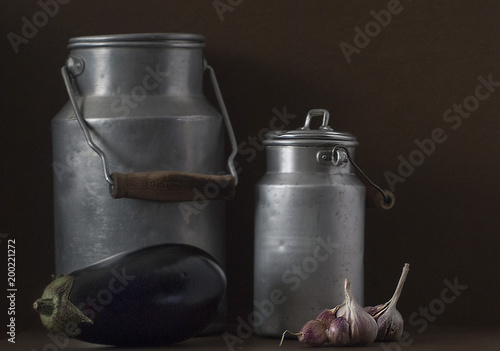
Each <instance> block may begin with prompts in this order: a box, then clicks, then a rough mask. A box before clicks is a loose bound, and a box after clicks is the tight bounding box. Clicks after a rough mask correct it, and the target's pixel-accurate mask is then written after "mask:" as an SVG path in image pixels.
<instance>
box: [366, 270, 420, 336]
mask: <svg viewBox="0 0 500 351" xmlns="http://www.w3.org/2000/svg"><path fill="white" fill-rule="evenodd" d="M409 271H410V265H409V264H408V263H406V264H405V265H404V267H403V272H402V273H401V277H400V278H399V282H398V285H397V287H396V290H395V291H394V294H393V295H392V298H391V299H390V300H389V301H387V302H386V303H384V304H381V305H377V306H373V307H371V306H368V307H365V308H364V310H365V311H366V312H368V313H369V314H370V315H371V316H373V318H374V319H375V321H376V322H377V328H378V332H377V339H376V340H377V341H397V340H399V339H400V338H401V335H402V334H403V328H404V320H403V317H402V316H401V313H400V312H399V311H398V310H397V309H396V305H397V302H398V300H399V297H400V296H401V292H402V290H403V286H404V283H405V281H406V276H407V275H408V272H409Z"/></svg>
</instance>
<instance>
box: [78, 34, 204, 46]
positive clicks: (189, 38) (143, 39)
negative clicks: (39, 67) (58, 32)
mask: <svg viewBox="0 0 500 351" xmlns="http://www.w3.org/2000/svg"><path fill="white" fill-rule="evenodd" d="M204 46H205V37H204V36H203V35H201V34H190V33H131V34H108V35H93V36H82V37H74V38H71V39H70V40H69V43H68V49H76V48H79V49H81V48H95V47H195V48H197V47H204Z"/></svg>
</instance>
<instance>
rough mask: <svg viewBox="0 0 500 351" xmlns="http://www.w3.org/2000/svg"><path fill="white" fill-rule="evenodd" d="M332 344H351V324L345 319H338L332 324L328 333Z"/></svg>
mask: <svg viewBox="0 0 500 351" xmlns="http://www.w3.org/2000/svg"><path fill="white" fill-rule="evenodd" d="M326 336H327V337H328V341H329V342H330V344H332V345H334V346H347V345H349V342H350V336H349V323H347V321H346V320H345V318H344V317H338V318H336V319H335V320H333V321H332V322H331V323H330V327H329V328H328V329H327V331H326Z"/></svg>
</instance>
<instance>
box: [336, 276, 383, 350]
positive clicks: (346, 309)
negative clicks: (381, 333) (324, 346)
mask: <svg viewBox="0 0 500 351" xmlns="http://www.w3.org/2000/svg"><path fill="white" fill-rule="evenodd" d="M344 290H345V300H344V303H342V304H341V305H338V306H337V307H335V308H334V310H336V317H337V318H336V319H335V320H334V321H333V323H332V324H330V326H329V328H328V331H327V336H328V341H329V342H330V343H331V344H332V345H335V346H353V345H365V344H370V343H372V342H373V341H375V338H376V337H377V333H378V326H377V322H376V321H375V319H373V317H372V316H370V315H369V314H368V313H367V312H366V311H365V310H364V309H363V308H362V307H361V306H360V305H358V304H357V302H356V301H355V300H354V297H353V296H352V293H351V283H350V282H349V280H348V279H346V280H345V287H344Z"/></svg>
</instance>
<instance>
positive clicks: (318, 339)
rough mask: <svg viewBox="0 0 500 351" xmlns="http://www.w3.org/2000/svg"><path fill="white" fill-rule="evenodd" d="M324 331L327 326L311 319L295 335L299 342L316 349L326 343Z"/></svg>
mask: <svg viewBox="0 0 500 351" xmlns="http://www.w3.org/2000/svg"><path fill="white" fill-rule="evenodd" d="M326 330H327V326H326V325H325V324H324V323H323V322H321V321H318V320H316V319H313V320H311V321H309V322H307V323H306V324H304V326H303V327H302V329H301V330H300V332H299V333H297V334H296V335H297V337H298V339H299V341H300V342H303V343H306V344H307V345H309V346H313V347H316V346H321V345H323V344H324V343H325V342H326V341H327V339H328V337H327V335H326Z"/></svg>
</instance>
